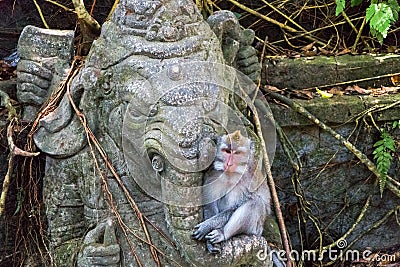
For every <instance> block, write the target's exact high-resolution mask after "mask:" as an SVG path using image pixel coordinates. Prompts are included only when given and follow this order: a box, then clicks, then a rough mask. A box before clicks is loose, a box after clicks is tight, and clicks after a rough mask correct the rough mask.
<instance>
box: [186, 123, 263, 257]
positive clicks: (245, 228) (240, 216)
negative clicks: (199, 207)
mask: <svg viewBox="0 0 400 267" xmlns="http://www.w3.org/2000/svg"><path fill="white" fill-rule="evenodd" d="M217 149H218V151H217V155H216V158H215V161H214V164H213V168H212V170H210V171H208V172H207V173H206V174H205V181H204V187H203V203H204V204H205V205H204V219H205V220H204V221H203V222H202V223H200V224H198V225H196V226H195V230H194V233H193V237H194V238H195V239H198V240H202V239H205V240H206V244H207V249H208V251H210V252H211V253H217V252H220V246H219V245H217V244H218V243H220V242H222V241H225V240H228V239H229V238H231V237H232V236H235V235H238V234H247V235H257V236H261V234H262V231H263V225H264V221H265V218H266V216H267V215H268V214H269V213H270V212H271V207H270V192H269V188H268V186H267V184H266V182H265V181H264V177H263V175H262V170H261V169H262V167H261V166H262V164H261V162H262V161H261V160H260V159H257V158H256V156H255V155H256V154H257V153H255V150H256V148H255V144H254V142H253V141H252V140H251V139H249V138H247V137H244V136H243V135H242V134H241V133H240V131H236V132H234V133H231V134H228V135H223V136H221V137H220V138H219V139H218V148H217Z"/></svg>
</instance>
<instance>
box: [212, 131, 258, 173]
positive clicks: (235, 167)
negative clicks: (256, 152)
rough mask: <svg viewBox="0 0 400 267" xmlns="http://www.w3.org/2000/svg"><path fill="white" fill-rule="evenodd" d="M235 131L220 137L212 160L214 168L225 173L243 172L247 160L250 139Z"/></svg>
mask: <svg viewBox="0 0 400 267" xmlns="http://www.w3.org/2000/svg"><path fill="white" fill-rule="evenodd" d="M235 133H236V132H235ZM235 133H233V134H229V135H224V136H222V137H221V138H220V140H219V145H218V151H217V158H216V160H215V162H214V168H215V169H216V170H218V171H224V172H225V173H226V174H233V173H238V174H243V173H244V172H245V171H246V167H247V164H248V161H249V155H250V140H249V139H248V138H245V137H243V136H242V135H241V134H240V133H239V135H235Z"/></svg>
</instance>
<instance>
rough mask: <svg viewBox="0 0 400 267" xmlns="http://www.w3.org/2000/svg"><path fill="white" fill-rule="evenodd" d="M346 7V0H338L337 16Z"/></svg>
mask: <svg viewBox="0 0 400 267" xmlns="http://www.w3.org/2000/svg"><path fill="white" fill-rule="evenodd" d="M345 7H346V0H336V16H338V15H339V14H340V13H342V11H343V10H344V8H345Z"/></svg>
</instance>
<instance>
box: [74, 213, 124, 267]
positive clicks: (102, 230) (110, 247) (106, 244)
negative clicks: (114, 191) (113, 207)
mask: <svg viewBox="0 0 400 267" xmlns="http://www.w3.org/2000/svg"><path fill="white" fill-rule="evenodd" d="M83 242H84V248H83V250H82V251H81V252H80V253H79V255H78V267H87V266H111V267H117V266H119V262H120V246H119V244H118V243H117V238H116V236H115V227H114V223H113V221H112V219H110V218H108V219H107V220H106V221H105V222H102V223H99V224H98V225H97V226H96V227H95V228H94V229H92V230H91V231H89V232H88V233H87V234H86V236H85V239H84V241H83Z"/></svg>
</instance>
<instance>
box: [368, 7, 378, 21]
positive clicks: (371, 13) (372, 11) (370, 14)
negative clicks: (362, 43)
mask: <svg viewBox="0 0 400 267" xmlns="http://www.w3.org/2000/svg"><path fill="white" fill-rule="evenodd" d="M377 7H378V5H377V4H371V5H370V6H369V7H368V8H367V13H366V14H365V18H366V20H367V22H368V21H369V20H370V19H371V18H372V17H373V16H374V15H375V12H376V10H377Z"/></svg>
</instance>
